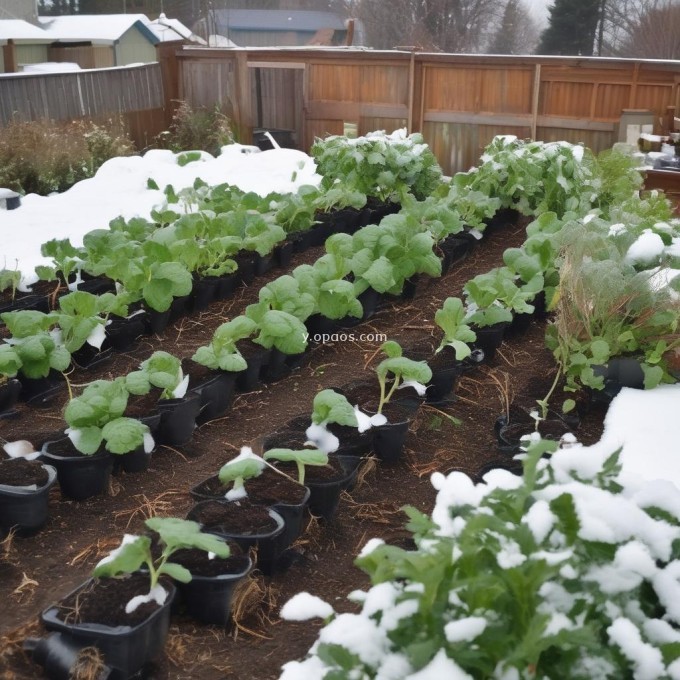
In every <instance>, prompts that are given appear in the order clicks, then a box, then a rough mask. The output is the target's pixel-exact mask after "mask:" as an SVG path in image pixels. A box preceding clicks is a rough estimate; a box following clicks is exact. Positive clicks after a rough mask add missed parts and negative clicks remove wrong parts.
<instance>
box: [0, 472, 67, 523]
mask: <svg viewBox="0 0 680 680" xmlns="http://www.w3.org/2000/svg"><path fill="white" fill-rule="evenodd" d="M43 468H44V469H45V470H46V471H47V474H48V480H47V482H46V483H45V484H44V485H43V486H41V487H39V488H33V487H30V486H9V485H5V484H0V533H2V534H6V533H8V532H9V531H10V530H12V529H14V530H15V531H16V532H17V534H18V535H19V536H31V535H33V534H35V533H36V532H37V531H39V530H40V529H41V528H42V527H43V525H44V524H45V522H46V521H47V512H48V510H47V506H48V497H49V493H50V489H51V488H52V486H54V483H55V482H56V481H57V471H56V469H55V468H54V467H53V466H52V465H45V464H43Z"/></svg>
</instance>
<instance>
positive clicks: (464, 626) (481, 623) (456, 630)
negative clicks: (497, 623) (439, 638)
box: [444, 616, 487, 642]
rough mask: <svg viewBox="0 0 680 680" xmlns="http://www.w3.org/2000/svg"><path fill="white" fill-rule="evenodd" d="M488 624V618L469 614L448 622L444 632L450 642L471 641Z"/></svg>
mask: <svg viewBox="0 0 680 680" xmlns="http://www.w3.org/2000/svg"><path fill="white" fill-rule="evenodd" d="M486 624H487V620H486V619H485V618H484V617H483V616H468V617H467V618H464V619H458V621H450V622H449V623H447V624H446V625H445V626H444V634H445V635H446V639H447V640H448V641H449V642H471V641H472V640H474V639H475V638H476V637H477V636H478V635H481V634H482V633H483V632H484V630H485V629H486Z"/></svg>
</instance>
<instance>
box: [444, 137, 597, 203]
mask: <svg viewBox="0 0 680 680" xmlns="http://www.w3.org/2000/svg"><path fill="white" fill-rule="evenodd" d="M594 176H595V175H594V170H593V160H592V154H591V153H590V152H589V151H587V150H585V149H584V148H583V147H582V146H576V145H572V144H569V143H568V142H533V141H527V142H525V141H521V140H518V139H517V138H516V137H513V136H510V135H505V136H498V137H495V138H494V139H493V140H492V142H491V143H490V144H489V146H487V147H486V149H485V150H484V152H483V154H482V157H481V165H480V166H479V167H477V168H473V169H472V170H470V171H469V172H467V173H457V174H456V175H455V176H454V178H453V185H454V186H456V187H458V188H459V190H460V189H468V190H474V191H479V192H481V193H482V194H485V195H486V196H492V197H496V198H499V199H500V200H501V204H502V206H503V207H506V208H515V209H516V210H519V212H521V213H523V214H524V215H539V214H541V213H543V212H547V211H553V212H556V213H557V214H558V215H562V214H564V213H565V212H567V211H570V210H572V211H577V212H578V213H579V214H582V215H584V214H585V213H586V212H588V210H590V208H591V207H593V204H594V203H595V202H596V201H597V189H596V188H595V187H594V186H593V182H592V180H593V178H594Z"/></svg>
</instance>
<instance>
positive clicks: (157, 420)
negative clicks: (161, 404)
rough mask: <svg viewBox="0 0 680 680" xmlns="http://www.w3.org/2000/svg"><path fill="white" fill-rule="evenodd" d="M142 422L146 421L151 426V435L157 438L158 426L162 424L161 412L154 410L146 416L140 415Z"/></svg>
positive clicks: (145, 423) (139, 418)
mask: <svg viewBox="0 0 680 680" xmlns="http://www.w3.org/2000/svg"><path fill="white" fill-rule="evenodd" d="M137 420H139V422H140V423H144V425H146V426H147V427H148V428H149V432H150V433H151V436H152V437H153V438H154V439H156V435H157V434H158V428H159V427H160V426H161V412H160V411H153V412H151V413H148V414H147V415H145V416H140V417H138V418H137Z"/></svg>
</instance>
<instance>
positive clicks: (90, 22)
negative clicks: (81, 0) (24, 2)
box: [39, 14, 149, 44]
mask: <svg viewBox="0 0 680 680" xmlns="http://www.w3.org/2000/svg"><path fill="white" fill-rule="evenodd" d="M39 21H40V23H41V25H42V26H43V31H41V33H43V35H44V36H45V38H46V39H48V40H49V41H50V42H82V41H88V42H92V43H93V44H98V43H99V44H101V43H113V42H115V41H116V40H118V39H119V38H120V37H121V36H122V35H123V34H124V33H126V32H127V31H129V30H130V29H131V28H132V27H133V26H134V25H135V24H136V23H137V22H141V24H142V25H144V26H146V24H147V23H148V21H149V20H148V19H147V17H146V16H145V15H144V14H96V15H95V14H73V15H70V16H56V17H39Z"/></svg>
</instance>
